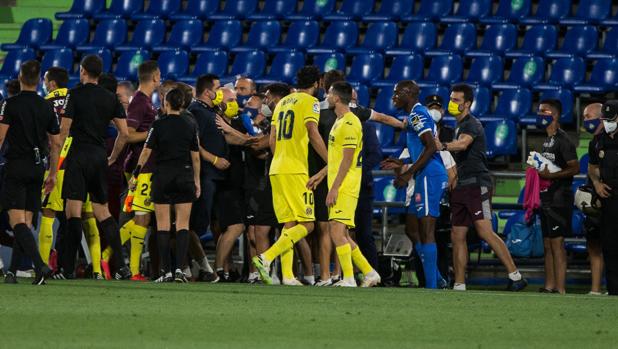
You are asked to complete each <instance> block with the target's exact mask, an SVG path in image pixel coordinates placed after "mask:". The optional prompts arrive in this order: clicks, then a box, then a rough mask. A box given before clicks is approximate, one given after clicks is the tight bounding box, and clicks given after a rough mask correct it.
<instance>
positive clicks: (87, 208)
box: [42, 170, 92, 213]
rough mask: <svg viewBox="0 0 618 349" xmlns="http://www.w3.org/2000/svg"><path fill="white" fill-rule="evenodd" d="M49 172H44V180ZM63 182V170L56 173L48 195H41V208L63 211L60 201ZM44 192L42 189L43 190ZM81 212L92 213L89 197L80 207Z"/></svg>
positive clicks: (62, 202) (62, 204) (62, 203)
mask: <svg viewBox="0 0 618 349" xmlns="http://www.w3.org/2000/svg"><path fill="white" fill-rule="evenodd" d="M48 174H49V171H45V178H47V175H48ZM63 181H64V170H60V171H58V175H57V176H56V186H55V187H54V189H53V190H52V191H51V193H49V194H48V195H45V193H44V192H43V191H42V193H43V200H42V207H43V208H47V209H50V210H52V211H55V212H62V211H64V200H63V199H62V182H63ZM43 190H44V188H43ZM82 212H86V213H92V203H91V202H90V195H89V196H87V197H86V202H84V205H83V206H82Z"/></svg>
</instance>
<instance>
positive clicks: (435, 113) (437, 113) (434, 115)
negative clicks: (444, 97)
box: [429, 109, 442, 124]
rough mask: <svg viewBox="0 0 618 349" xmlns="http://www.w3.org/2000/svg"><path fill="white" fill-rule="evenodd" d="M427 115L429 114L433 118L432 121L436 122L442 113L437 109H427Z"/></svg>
mask: <svg viewBox="0 0 618 349" xmlns="http://www.w3.org/2000/svg"><path fill="white" fill-rule="evenodd" d="M429 115H431V118H432V119H433V122H435V123H436V124H437V123H439V122H440V120H442V114H441V113H440V111H439V110H437V109H431V110H429Z"/></svg>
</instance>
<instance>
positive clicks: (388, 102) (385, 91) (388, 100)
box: [373, 85, 422, 147]
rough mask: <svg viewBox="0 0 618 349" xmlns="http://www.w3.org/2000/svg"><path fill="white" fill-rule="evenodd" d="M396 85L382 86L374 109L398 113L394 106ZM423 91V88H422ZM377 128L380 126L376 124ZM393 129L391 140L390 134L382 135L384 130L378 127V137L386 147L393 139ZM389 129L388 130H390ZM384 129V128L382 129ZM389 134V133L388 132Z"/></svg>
mask: <svg viewBox="0 0 618 349" xmlns="http://www.w3.org/2000/svg"><path fill="white" fill-rule="evenodd" d="M394 87H395V86H394V85H391V86H384V87H382V88H381V89H380V90H378V94H377V96H376V100H375V106H374V107H373V109H375V110H376V111H379V112H380V113H384V114H388V115H397V114H398V111H397V109H395V106H393V88H394ZM421 91H422V90H421ZM376 128H378V126H376ZM389 129H390V130H391V131H389V132H390V140H389V139H388V138H389V137H388V136H384V135H382V137H381V135H380V130H382V128H381V126H380V127H379V128H378V139H380V144H381V145H382V146H383V147H384V146H386V145H390V144H391V143H392V140H393V135H392V129H393V128H392V127H390V128H389ZM389 129H387V131H388V130H389ZM382 131H384V130H382ZM386 135H388V133H387V134H386Z"/></svg>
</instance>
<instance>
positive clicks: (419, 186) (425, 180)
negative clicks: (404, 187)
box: [408, 174, 448, 218]
mask: <svg viewBox="0 0 618 349" xmlns="http://www.w3.org/2000/svg"><path fill="white" fill-rule="evenodd" d="M447 185H448V176H446V175H438V176H426V175H423V174H420V175H418V176H417V177H416V178H415V183H414V193H413V194H412V201H411V202H410V207H409V210H408V213H409V214H415V215H416V217H418V218H421V217H426V216H431V217H435V218H438V217H440V201H441V200H442V196H443V195H444V191H445V190H446V186H447ZM412 211H414V212H412Z"/></svg>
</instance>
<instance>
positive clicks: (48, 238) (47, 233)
mask: <svg viewBox="0 0 618 349" xmlns="http://www.w3.org/2000/svg"><path fill="white" fill-rule="evenodd" d="M54 219H55V218H53V217H51V218H50V217H45V216H42V217H41V226H40V227H39V253H40V254H41V258H42V259H43V262H45V264H47V263H49V253H50V252H51V248H52V243H53V241H54Z"/></svg>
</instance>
